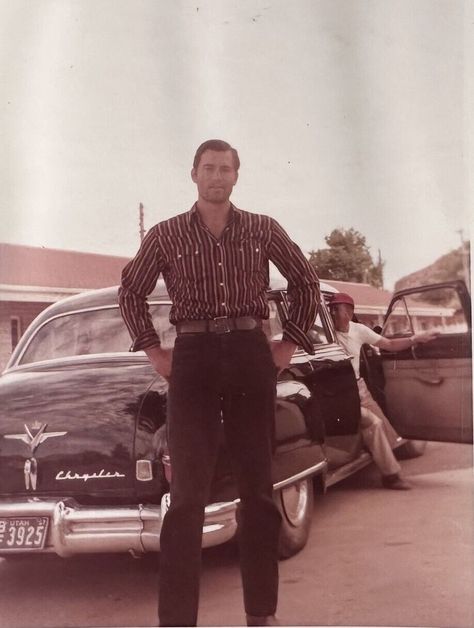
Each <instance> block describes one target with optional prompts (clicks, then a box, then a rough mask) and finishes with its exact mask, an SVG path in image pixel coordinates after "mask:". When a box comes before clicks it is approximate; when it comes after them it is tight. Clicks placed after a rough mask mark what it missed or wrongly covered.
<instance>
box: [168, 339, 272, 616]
mask: <svg viewBox="0 0 474 628" xmlns="http://www.w3.org/2000/svg"><path fill="white" fill-rule="evenodd" d="M275 384H276V368H275V365H274V363H273V359H272V356H271V352H270V348H269V345H268V342H267V340H266V338H265V335H264V334H263V332H262V331H261V330H260V329H256V330H252V331H232V332H230V333H224V334H215V333H206V334H204V333H203V334H182V335H180V336H178V337H177V340H176V344H175V349H174V354H173V367H172V372H171V377H170V387H169V397H168V445H169V451H170V457H171V470H172V480H171V505H170V508H169V510H168V512H167V513H166V515H165V518H164V521H163V527H162V530H161V537H160V545H161V556H160V583H159V620H160V625H161V626H195V625H196V623H197V612H198V603H199V580H200V570H201V539H202V526H203V521H204V508H205V506H206V504H207V503H208V500H209V496H210V495H209V493H210V485H211V481H212V477H213V473H214V468H215V464H216V459H217V453H218V447H219V435H220V431H221V420H222V421H223V424H224V433H225V437H226V444H227V448H228V451H229V452H230V455H231V458H232V465H233V471H234V474H235V478H236V482H237V485H238V490H239V495H240V499H241V508H240V511H239V545H240V566H241V574H242V584H243V591H244V605H245V611H246V612H247V613H248V614H250V615H272V614H274V613H275V611H276V605H277V595H278V554H277V549H278V536H279V531H280V521H281V517H280V513H279V511H278V509H277V508H276V506H275V504H274V502H273V499H272V477H271V456H272V433H273V429H274V414H275Z"/></svg>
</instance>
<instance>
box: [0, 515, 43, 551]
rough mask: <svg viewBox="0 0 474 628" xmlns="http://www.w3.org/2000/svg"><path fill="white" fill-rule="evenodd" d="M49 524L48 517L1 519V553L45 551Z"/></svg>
mask: <svg viewBox="0 0 474 628" xmlns="http://www.w3.org/2000/svg"><path fill="white" fill-rule="evenodd" d="M48 523H49V519H48V517H7V518H2V519H0V551H2V552H3V551H5V550H7V551H8V550H19V549H22V550H32V549H43V547H44V542H45V539H46V532H47V531H48Z"/></svg>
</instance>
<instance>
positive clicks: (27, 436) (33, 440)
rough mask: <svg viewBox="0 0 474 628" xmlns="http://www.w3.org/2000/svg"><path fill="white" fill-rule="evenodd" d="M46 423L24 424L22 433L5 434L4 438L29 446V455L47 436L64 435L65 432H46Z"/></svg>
mask: <svg viewBox="0 0 474 628" xmlns="http://www.w3.org/2000/svg"><path fill="white" fill-rule="evenodd" d="M47 427H48V424H47V423H39V422H38V421H35V422H34V423H33V424H32V425H31V426H28V425H25V432H24V433H23V434H5V436H4V437H5V438H10V439H12V440H21V441H23V442H24V443H25V444H26V445H28V447H29V448H30V451H31V455H33V454H34V453H35V449H36V448H37V447H38V445H41V443H44V441H45V440H47V439H48V438H56V437H57V436H65V435H66V434H67V432H46V428H47Z"/></svg>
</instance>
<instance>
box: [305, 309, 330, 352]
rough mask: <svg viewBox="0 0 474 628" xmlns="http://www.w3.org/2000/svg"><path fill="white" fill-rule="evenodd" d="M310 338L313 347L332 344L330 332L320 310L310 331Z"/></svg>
mask: <svg viewBox="0 0 474 628" xmlns="http://www.w3.org/2000/svg"><path fill="white" fill-rule="evenodd" d="M308 336H309V339H310V340H311V342H312V343H313V345H327V344H329V342H331V339H330V338H331V336H330V333H329V330H328V328H327V326H326V325H325V324H324V322H323V319H322V318H321V312H320V310H319V311H318V315H317V316H316V320H315V321H314V323H313V326H312V327H311V329H310V330H309V331H308Z"/></svg>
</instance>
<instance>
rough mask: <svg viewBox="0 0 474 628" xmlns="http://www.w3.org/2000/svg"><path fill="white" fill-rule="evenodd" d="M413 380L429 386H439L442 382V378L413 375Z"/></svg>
mask: <svg viewBox="0 0 474 628" xmlns="http://www.w3.org/2000/svg"><path fill="white" fill-rule="evenodd" d="M415 379H417V380H418V381H419V382H423V384H430V385H431V386H439V385H440V384H442V383H443V381H444V378H443V377H436V376H434V377H429V376H426V375H415Z"/></svg>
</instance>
